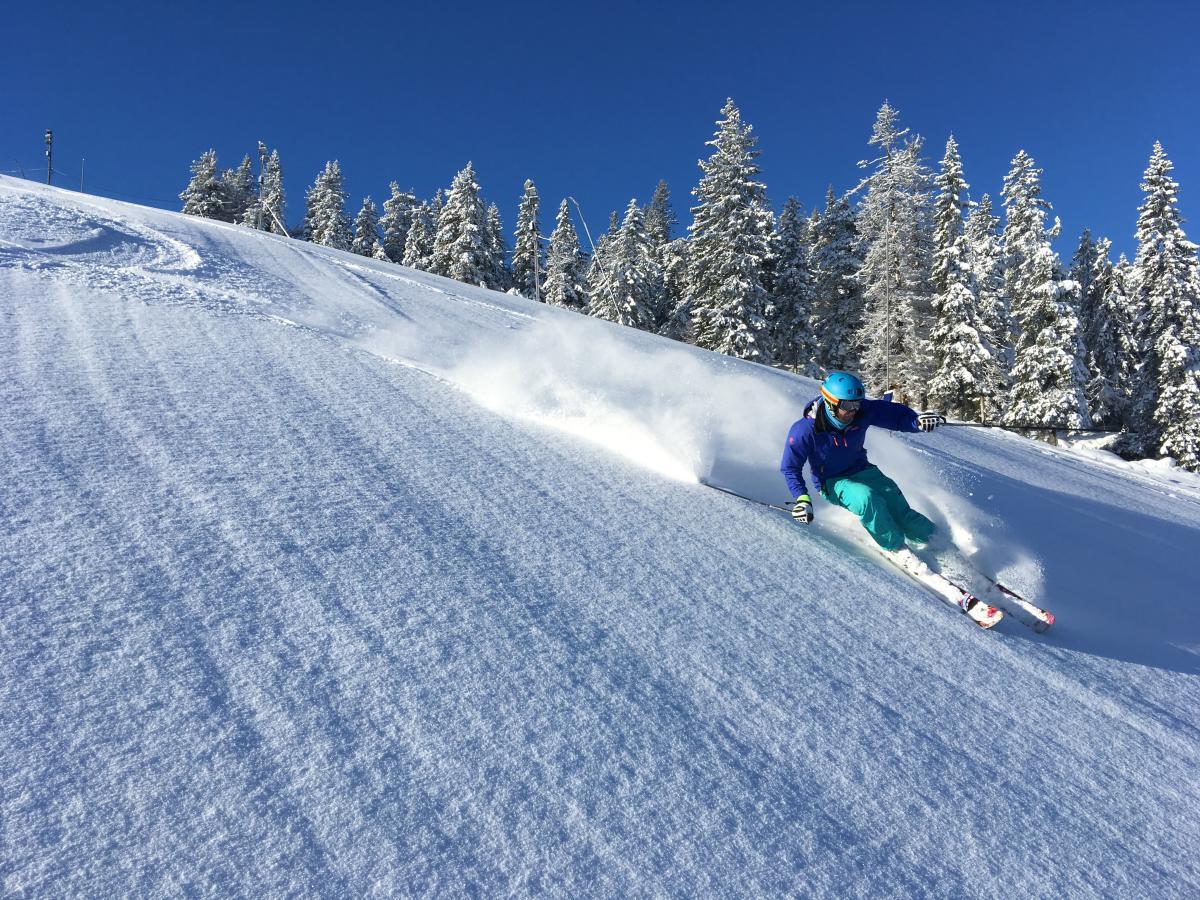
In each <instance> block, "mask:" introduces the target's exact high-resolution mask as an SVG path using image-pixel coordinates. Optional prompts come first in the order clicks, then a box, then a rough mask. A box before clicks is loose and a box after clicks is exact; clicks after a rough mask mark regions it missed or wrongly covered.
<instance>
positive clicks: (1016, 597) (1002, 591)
mask: <svg viewBox="0 0 1200 900" xmlns="http://www.w3.org/2000/svg"><path fill="white" fill-rule="evenodd" d="M979 577H980V578H982V579H984V580H985V581H987V582H989V583H990V584H991V591H990V592H995V593H996V594H999V595H1000V596H1001V597H1003V598H1004V599H1005V600H1006V601H1007V602H1009V603H1011V604H1013V605H1014V606H1017V607H1018V608H1020V609H1021V610H1022V611H1023V612H1024V613H1026V614H1027V615H1028V616H1029V619H1028V620H1027V619H1026V618H1025V617H1024V616H1017V619H1018V620H1019V621H1020V622H1022V623H1023V624H1025V625H1028V626H1029V627H1030V628H1032V629H1033V630H1034V631H1036V632H1037V633H1038V634H1041V633H1042V632H1044V631H1045V630H1046V629H1047V628H1049V627H1050V626H1051V625H1053V624H1054V613H1052V612H1050V610H1048V609H1042V608H1041V607H1040V606H1038V605H1037V604H1036V603H1031V602H1030V601H1028V600H1026V599H1025V598H1024V597H1022V596H1021V595H1020V594H1018V593H1017V592H1016V591H1014V590H1013V589H1012V588H1010V587H1006V586H1005V585H1003V584H1001V583H1000V582H999V581H997V580H996V579H995V578H993V577H992V576H991V575H988V574H987V573H986V572H980V573H979ZM990 592H989V593H990Z"/></svg>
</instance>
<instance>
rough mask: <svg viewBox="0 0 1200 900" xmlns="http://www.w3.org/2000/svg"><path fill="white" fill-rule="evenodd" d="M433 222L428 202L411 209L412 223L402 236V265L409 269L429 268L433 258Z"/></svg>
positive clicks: (431, 209)
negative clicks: (403, 236)
mask: <svg viewBox="0 0 1200 900" xmlns="http://www.w3.org/2000/svg"><path fill="white" fill-rule="evenodd" d="M433 223H434V219H433V208H432V206H431V205H430V204H429V203H422V204H420V205H419V206H418V207H417V208H416V209H415V210H413V215H412V224H411V225H410V226H409V227H408V234H407V235H406V236H405V238H404V259H403V260H401V262H403V263H404V265H406V266H408V267H409V268H411V269H420V270H422V271H428V270H429V265H430V262H431V261H432V259H433V239H434V234H435V232H434V224H433Z"/></svg>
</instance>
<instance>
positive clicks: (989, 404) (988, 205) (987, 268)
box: [964, 194, 1012, 422]
mask: <svg viewBox="0 0 1200 900" xmlns="http://www.w3.org/2000/svg"><path fill="white" fill-rule="evenodd" d="M964 233H965V235H966V238H967V251H968V260H969V265H970V267H971V277H972V278H973V279H974V281H975V296H976V298H977V299H978V302H979V325H980V329H981V332H982V334H983V337H984V344H985V346H986V347H987V348H988V349H989V350H990V351H991V354H992V359H991V362H990V363H989V366H988V374H987V376H986V383H987V384H988V385H989V386H990V388H991V393H990V395H988V394H986V393H985V400H984V418H985V420H986V421H988V422H992V421H995V420H996V419H997V418H998V417H999V416H1000V414H1001V412H1002V411H1003V409H1004V407H1005V406H1006V405H1007V402H1008V372H1009V369H1010V368H1011V367H1012V343H1011V337H1010V334H1011V331H1012V328H1011V327H1010V325H1009V315H1008V300H1007V298H1006V297H1005V296H1004V247H1003V245H1002V244H1001V241H1000V218H999V216H996V215H995V214H994V213H993V212H992V198H991V197H989V196H988V195H987V194H984V195H983V196H982V197H980V198H979V202H978V203H976V204H975V205H974V208H973V209H972V210H971V213H970V215H968V216H967V222H966V226H965V228H964Z"/></svg>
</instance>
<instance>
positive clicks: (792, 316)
mask: <svg viewBox="0 0 1200 900" xmlns="http://www.w3.org/2000/svg"><path fill="white" fill-rule="evenodd" d="M810 249H811V248H810V247H809V235H808V220H807V219H805V218H804V216H803V213H802V210H801V208H800V201H799V200H797V199H796V198H795V197H789V198H788V199H787V202H786V203H784V205H783V212H782V213H780V215H779V226H778V229H777V230H776V234H775V267H774V277H773V279H772V284H771V293H772V296H773V298H774V305H775V318H774V321H772V322H771V323H770V324H771V329H772V334H771V343H772V345H773V346H774V347H775V352H776V360H775V361H776V362H777V363H778V364H779V365H781V366H785V367H787V368H789V369H793V370H796V371H804V372H806V373H807V374H809V375H815V374H817V373H816V364H815V360H816V341H815V340H814V338H813V333H812V328H811V322H810V318H811V315H810V311H811V308H812V305H813V271H812V261H811V259H810V258H809V257H810Z"/></svg>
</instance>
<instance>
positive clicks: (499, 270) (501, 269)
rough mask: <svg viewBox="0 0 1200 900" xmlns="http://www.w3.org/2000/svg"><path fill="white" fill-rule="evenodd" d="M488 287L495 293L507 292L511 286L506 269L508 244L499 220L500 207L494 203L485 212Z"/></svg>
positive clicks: (510, 277)
mask: <svg viewBox="0 0 1200 900" xmlns="http://www.w3.org/2000/svg"><path fill="white" fill-rule="evenodd" d="M485 244H486V246H487V258H488V283H487V284H488V287H490V288H491V289H492V290H496V291H507V290H508V289H509V288H510V287H511V286H512V273H511V272H510V271H509V268H508V244H507V243H506V242H505V240H504V223H503V222H502V221H501V220H500V207H498V206H497V205H496V204H495V203H493V204H491V205H490V206H489V207H488V211H487V235H486V241H485Z"/></svg>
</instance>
